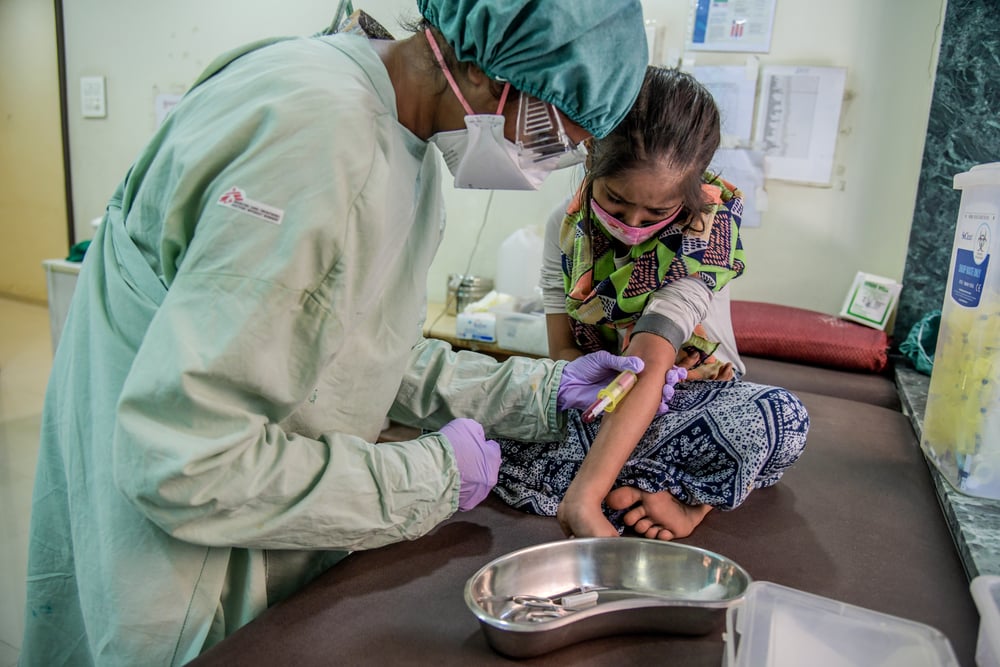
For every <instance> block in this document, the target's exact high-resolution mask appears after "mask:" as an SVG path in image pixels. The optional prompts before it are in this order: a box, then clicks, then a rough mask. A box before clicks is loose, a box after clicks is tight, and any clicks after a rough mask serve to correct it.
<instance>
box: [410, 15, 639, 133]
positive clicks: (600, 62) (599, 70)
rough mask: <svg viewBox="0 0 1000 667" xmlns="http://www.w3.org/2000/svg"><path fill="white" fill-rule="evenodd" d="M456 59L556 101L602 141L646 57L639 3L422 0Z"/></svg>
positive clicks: (621, 112)
mask: <svg viewBox="0 0 1000 667" xmlns="http://www.w3.org/2000/svg"><path fill="white" fill-rule="evenodd" d="M417 6H418V7H419V9H420V13H421V14H422V15H423V16H424V18H426V19H427V20H428V21H430V23H431V25H433V26H434V27H435V28H437V29H438V30H440V31H441V34H442V35H444V37H445V39H447V40H448V43H449V44H451V46H452V48H453V49H454V50H455V55H456V56H457V57H458V59H459V60H461V61H464V62H472V63H475V64H476V65H478V66H479V68H480V69H482V70H483V71H484V72H486V74H487V75H488V76H490V77H492V78H494V79H503V80H506V81H510V84H511V85H512V86H513V87H514V88H516V89H518V90H520V91H523V92H525V93H527V94H529V95H532V96H534V97H537V98H538V99H540V100H544V101H545V102H549V103H551V104H553V105H555V106H556V107H557V108H558V109H559V110H560V111H562V112H563V113H564V114H566V115H567V116H568V117H569V118H570V119H571V120H572V121H573V122H575V123H576V124H577V125H580V126H581V127H583V128H584V129H585V130H587V131H588V132H590V133H591V134H592V135H594V136H595V137H597V138H599V139H600V138H602V137H604V136H606V135H607V134H608V133H609V132H611V130H612V129H614V127H615V126H616V125H617V124H618V123H619V122H620V121H621V119H622V118H624V117H625V114H626V113H628V110H629V109H630V108H631V107H632V103H633V102H634V101H635V98H636V97H637V96H638V95H639V88H640V86H642V79H643V76H644V74H645V72H646V63H647V61H648V59H649V55H648V50H647V47H646V32H645V30H644V28H643V22H642V7H641V5H640V4H639V0H417Z"/></svg>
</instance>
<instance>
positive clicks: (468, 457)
mask: <svg viewBox="0 0 1000 667" xmlns="http://www.w3.org/2000/svg"><path fill="white" fill-rule="evenodd" d="M441 434H442V435H443V436H444V437H445V438H447V439H448V443H449V444H450V445H451V449H452V451H454V452H455V463H456V465H457V466H458V474H459V477H461V479H462V486H461V487H460V488H459V491H458V509H460V510H462V511H463V512H467V511H469V510H471V509H472V508H473V507H475V506H476V505H478V504H479V503H481V502H482V501H483V500H484V499H485V498H486V496H488V495H489V493H490V489H492V488H493V487H494V486H496V484H497V475H498V474H499V473H500V445H498V444H497V443H496V442H494V441H493V440H487V439H486V434H485V433H483V427H482V425H480V423H479V422H477V421H476V420H474V419H453V420H452V421H450V422H448V423H447V424H445V425H444V426H442V427H441Z"/></svg>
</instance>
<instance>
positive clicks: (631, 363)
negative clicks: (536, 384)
mask: <svg viewBox="0 0 1000 667" xmlns="http://www.w3.org/2000/svg"><path fill="white" fill-rule="evenodd" d="M642 367H643V363H642V359H640V358H639V357H620V356H618V355H617V354H611V353H610V352H606V351H604V350H601V351H600V352H591V353H590V354H585V355H584V356H582V357H579V358H577V359H574V360H573V361H571V362H569V363H568V364H566V367H565V368H563V373H562V379H561V380H560V381H559V391H557V392H556V409H557V410H559V411H563V410H574V409H575V410H586V409H587V408H589V407H590V405H591V403H593V402H594V401H596V400H597V392H599V391H600V390H601V389H604V387H606V386H607V385H608V383H609V382H611V381H612V380H614V379H615V377H616V376H617V375H618V374H619V373H621V372H622V371H632V372H633V373H639V372H640V371H642Z"/></svg>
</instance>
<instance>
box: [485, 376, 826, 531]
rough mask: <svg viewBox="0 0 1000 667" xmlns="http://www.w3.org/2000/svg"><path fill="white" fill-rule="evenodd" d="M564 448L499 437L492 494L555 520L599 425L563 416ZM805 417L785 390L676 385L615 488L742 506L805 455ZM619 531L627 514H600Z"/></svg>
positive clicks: (574, 413)
mask: <svg viewBox="0 0 1000 667" xmlns="http://www.w3.org/2000/svg"><path fill="white" fill-rule="evenodd" d="M567 415H568V426H567V433H566V437H565V439H564V440H563V441H562V442H549V443H528V442H518V441H515V440H505V439H498V440H497V442H498V443H499V444H500V448H501V450H502V452H503V462H502V464H501V466H500V475H499V481H498V483H497V485H496V487H495V488H494V492H495V493H496V494H497V495H499V496H500V497H501V498H503V500H504V501H506V502H507V503H508V504H509V505H511V506H512V507H515V508H518V509H521V510H524V511H526V512H530V513H532V514H541V515H545V516H555V514H556V509H557V508H558V507H559V502H560V501H561V500H562V497H563V494H565V492H566V489H568V488H569V484H570V482H572V481H573V478H574V477H575V476H576V473H577V471H578V470H579V469H580V464H581V463H582V462H583V457H584V456H586V454H587V452H588V451H589V450H590V446H591V444H592V443H593V441H594V438H595V437H596V436H597V431H598V428H599V427H600V424H601V420H600V419H597V420H595V421H593V422H591V423H590V424H585V423H583V421H582V420H581V419H580V413H579V412H578V411H575V410H571V411H569V412H568V413H567ZM808 431H809V415H808V413H807V412H806V409H805V407H804V406H803V405H802V403H801V402H800V401H799V399H798V398H796V397H795V396H794V395H793V394H792V393H791V392H789V391H788V390H786V389H781V388H780V387H770V386H766V385H759V384H753V383H750V382H742V381H739V380H734V381H728V382H722V381H695V382H684V383H682V384H679V385H677V387H676V393H675V394H674V397H673V400H671V402H670V411H669V412H668V413H666V414H665V415H661V416H659V417H656V418H654V420H653V423H652V424H650V427H649V429H648V430H647V431H646V435H645V436H643V438H642V440H641V441H640V442H639V444H638V445H637V446H636V448H635V451H634V452H632V456H631V457H630V458H629V461H628V463H626V464H625V466H624V468H622V470H621V472H620V473H619V475H618V480H617V482H616V484H615V486H616V487H619V486H633V487H636V488H639V489H641V490H643V491H648V492H651V493H655V492H658V491H668V492H669V493H670V494H671V495H673V496H674V497H675V498H677V499H678V500H680V501H681V502H682V503H686V504H688V505H698V504H703V503H704V504H708V505H711V506H712V507H715V508H717V509H720V510H731V509H735V508H736V507H739V506H740V504H742V503H743V501H744V500H746V498H747V496H748V495H749V494H750V492H751V491H752V490H754V489H760V488H764V487H767V486H771V485H772V484H775V483H777V481H778V480H779V479H781V476H782V474H784V472H785V470H786V469H788V467H789V466H791V465H792V464H793V463H795V461H796V460H798V458H799V455H800V454H801V453H802V449H803V448H804V447H805V444H806V434H807V433H808ZM605 514H606V515H607V516H608V519H609V520H610V521H611V523H612V524H613V525H614V526H615V527H616V528H617V529H618V531H619V532H622V531H623V530H624V523H623V522H622V516H623V515H624V514H625V510H620V511H614V510H611V509H609V508H605Z"/></svg>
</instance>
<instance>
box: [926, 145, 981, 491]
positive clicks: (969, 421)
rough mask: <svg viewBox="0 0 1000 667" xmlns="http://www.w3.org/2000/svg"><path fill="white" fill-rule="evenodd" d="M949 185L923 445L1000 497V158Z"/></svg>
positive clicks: (972, 486)
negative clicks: (950, 204) (946, 258)
mask: <svg viewBox="0 0 1000 667" xmlns="http://www.w3.org/2000/svg"><path fill="white" fill-rule="evenodd" d="M954 185H955V188H956V189H959V190H961V191H962V201H961V205H960V210H959V214H958V224H957V228H956V230H955V243H954V247H953V248H952V253H951V267H950V273H949V276H948V286H947V290H946V292H945V296H944V304H943V305H942V308H941V325H940V329H939V332H938V342H937V349H936V350H935V354H934V368H933V370H932V372H931V381H930V388H929V390H928V395H927V411H926V414H925V416H924V423H923V437H922V442H921V446H922V447H923V450H924V453H925V454H926V455H927V457H928V459H929V460H931V461H933V462H934V463H935V464H936V465H937V467H938V469H939V470H940V471H941V473H942V474H943V475H944V476H945V477H946V478H947V479H948V480H949V481H950V482H951V483H952V484H953V485H954V486H955V487H956V488H957V489H958V490H959V491H962V492H964V493H967V494H969V495H974V496H980V497H985V498H995V499H1000V389H998V384H1000V266H997V265H998V264H1000V163H998V162H994V163H990V164H982V165H978V166H976V167H973V168H972V169H971V170H970V171H967V172H964V173H961V174H958V175H956V176H955V182H954Z"/></svg>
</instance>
